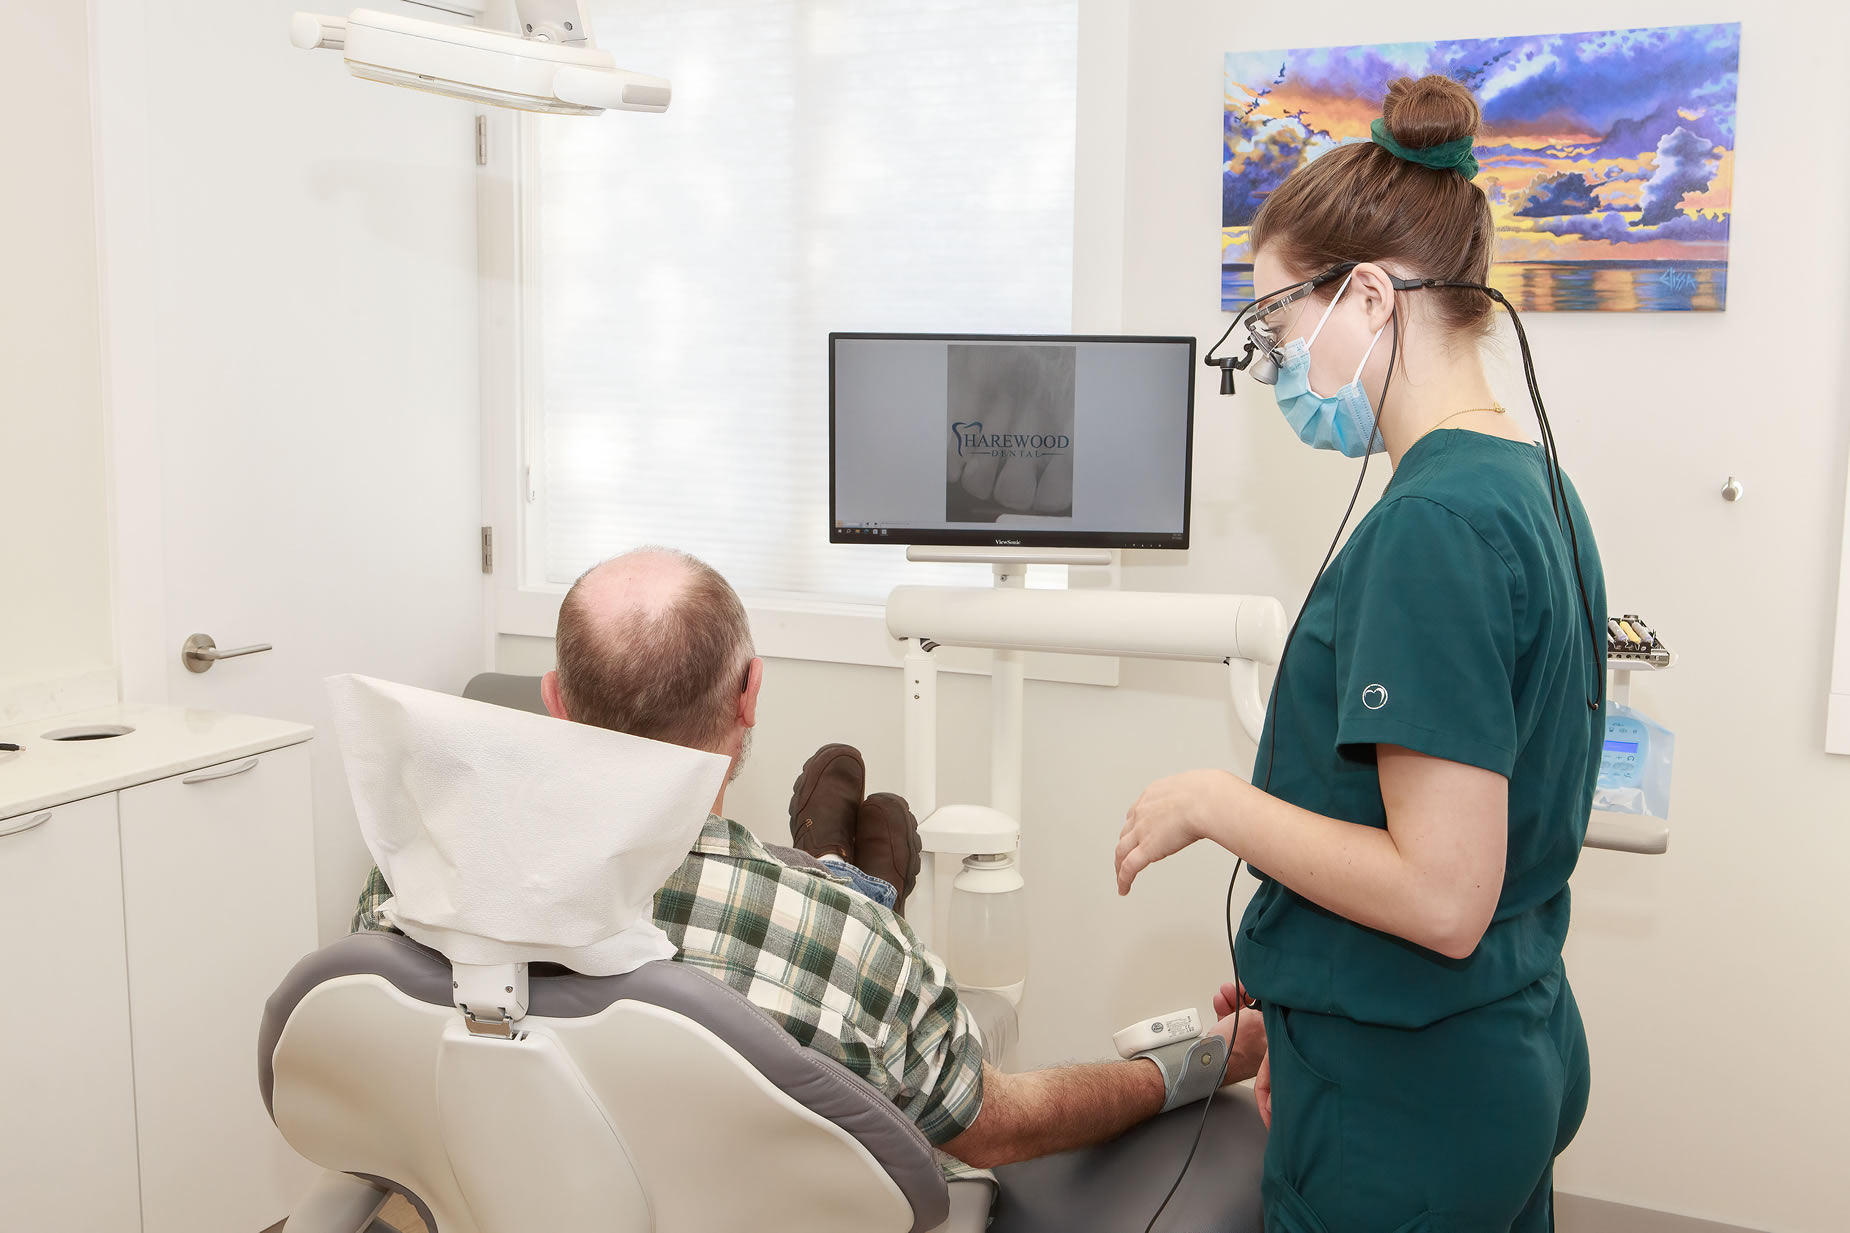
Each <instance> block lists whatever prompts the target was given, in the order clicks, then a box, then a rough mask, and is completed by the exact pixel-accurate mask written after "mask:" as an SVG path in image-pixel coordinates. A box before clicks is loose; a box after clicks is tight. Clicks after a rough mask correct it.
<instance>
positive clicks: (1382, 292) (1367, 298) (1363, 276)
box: [1349, 261, 1394, 334]
mask: <svg viewBox="0 0 1850 1233" xmlns="http://www.w3.org/2000/svg"><path fill="white" fill-rule="evenodd" d="M1349 294H1351V295H1354V296H1357V297H1358V298H1359V299H1360V300H1361V302H1362V312H1363V314H1364V317H1365V319H1366V321H1367V323H1368V332H1369V333H1370V334H1373V333H1374V332H1375V331H1376V330H1379V329H1381V328H1382V327H1383V326H1385V325H1386V324H1387V323H1388V319H1389V318H1391V317H1392V316H1393V315H1394V282H1393V280H1392V279H1391V278H1390V277H1389V276H1388V272H1387V271H1386V270H1384V269H1382V268H1381V267H1380V266H1378V265H1376V264H1375V263H1374V262H1372V261H1364V262H1363V263H1362V264H1361V265H1358V266H1356V267H1355V272H1354V273H1353V274H1351V275H1350V276H1349Z"/></svg>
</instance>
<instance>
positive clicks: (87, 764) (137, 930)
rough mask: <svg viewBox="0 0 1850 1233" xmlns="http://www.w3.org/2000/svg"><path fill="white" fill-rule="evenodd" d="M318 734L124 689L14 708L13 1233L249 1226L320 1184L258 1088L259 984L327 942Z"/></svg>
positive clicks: (0, 1137)
mask: <svg viewBox="0 0 1850 1233" xmlns="http://www.w3.org/2000/svg"><path fill="white" fill-rule="evenodd" d="M86 718H87V719H90V720H94V721H96V722H95V723H82V722H80V721H81V720H83V719H86ZM103 728H108V729H110V730H112V731H115V732H116V733H117V735H115V736H108V737H101V736H99V737H97V738H95V739H89V738H86V739H80V740H76V741H66V740H64V739H62V738H63V736H64V735H66V734H68V733H69V732H71V731H80V730H85V729H89V730H94V731H99V732H100V731H101V730H102V729H103ZM309 736H310V729H308V728H306V727H304V726H302V725H300V724H290V723H285V722H282V721H278V720H267V719H258V718H253V717H250V716H235V715H220V714H217V713H215V712H207V711H188V710H178V709H173V708H157V707H130V706H123V707H114V708H106V709H105V710H102V711H99V712H97V713H95V714H92V715H88V716H75V717H70V716H67V717H60V718H59V720H57V721H56V722H52V721H41V722H37V723H30V724H22V725H16V726H15V727H13V728H10V729H6V730H0V741H4V742H6V743H7V744H9V745H14V746H19V747H20V749H19V750H18V751H17V752H13V751H11V750H9V754H10V755H11V756H10V757H9V758H8V760H7V761H6V762H5V764H4V766H0V1233H41V1231H43V1233H54V1231H55V1233H257V1231H258V1230H260V1229H264V1228H267V1227H269V1226H270V1225H273V1224H275V1223H276V1222H277V1221H279V1220H282V1219H283V1218H284V1217H286V1216H288V1215H289V1212H290V1209H291V1208H292V1207H293V1206H294V1205H295V1204H296V1203H297V1201H298V1200H300V1198H301V1197H302V1195H303V1194H304V1193H305V1192H306V1191H307V1189H308V1187H309V1185H310V1184H311V1183H312V1181H313V1179H314V1177H315V1176H316V1170H315V1169H314V1168H313V1167H311V1166H310V1165H308V1164H307V1163H306V1162H305V1161H303V1160H301V1159H300V1158H299V1157H298V1156H296V1154H295V1153H294V1152H293V1151H291V1150H290V1149H289V1147H288V1145H287V1144H285V1143H284V1142H283V1138H282V1136H281V1135H280V1134H278V1133H277V1131H276V1128H275V1127H274V1126H273V1125H272V1124H271V1122H270V1118H269V1115H268V1114H267V1113H265V1112H264V1108H263V1099H262V1097H261V1096H260V1095H259V1093H258V1089H257V1029H258V1025H259V1023H260V1022H261V1020H262V1018H263V1006H264V1002H265V1001H266V1000H267V999H268V998H269V996H270V993H271V992H272V991H273V990H274V989H275V988H276V986H277V985H278V984H279V983H280V982H281V981H282V978H283V976H284V975H285V974H286V973H287V972H288V970H289V968H290V967H291V966H292V965H293V964H294V963H295V962H296V961H297V960H298V959H300V958H301V957H302V956H303V955H305V954H307V953H308V952H309V951H311V950H313V949H315V944H316V936H315V935H316V925H315V852H314V822H313V814H312V802H311V800H310V788H309V782H310V780H309V767H308V745H307V744H306V742H307V740H308V738H309Z"/></svg>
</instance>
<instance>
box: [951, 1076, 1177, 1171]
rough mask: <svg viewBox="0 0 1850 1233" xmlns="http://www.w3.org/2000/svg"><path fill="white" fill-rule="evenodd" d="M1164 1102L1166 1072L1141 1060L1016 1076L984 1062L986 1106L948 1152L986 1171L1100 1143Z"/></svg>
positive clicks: (1137, 1121) (1147, 1114)
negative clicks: (1164, 1075)
mask: <svg viewBox="0 0 1850 1233" xmlns="http://www.w3.org/2000/svg"><path fill="white" fill-rule="evenodd" d="M1162 1107H1163V1072H1162V1071H1161V1070H1159V1069H1158V1068H1157V1065H1156V1063H1155V1062H1152V1061H1149V1060H1147V1059H1143V1058H1138V1059H1134V1060H1132V1061H1128V1062H1100V1063H1098V1064H1096V1065H1091V1066H1061V1067H1057V1068H1055V1069H1053V1070H1035V1071H1029V1072H1028V1073H1026V1074H1014V1075H1012V1074H1008V1073H1006V1072H1004V1071H1000V1070H996V1069H995V1068H994V1067H992V1066H989V1065H987V1064H986V1065H984V1067H983V1107H982V1110H981V1111H980V1112H978V1114H977V1115H976V1122H975V1124H974V1125H972V1126H971V1127H970V1129H968V1130H966V1131H964V1132H963V1133H962V1134H960V1135H958V1136H957V1137H956V1138H955V1139H952V1140H951V1141H950V1142H949V1143H946V1144H945V1145H944V1150H945V1151H946V1152H949V1153H950V1154H951V1155H953V1156H955V1157H957V1159H959V1160H961V1161H963V1162H964V1163H965V1164H967V1165H974V1166H976V1167H977V1168H979V1169H989V1168H994V1167H995V1166H997V1165H1005V1164H1013V1163H1015V1162H1016V1161H1018V1160H1032V1159H1033V1158H1034V1157H1036V1156H1045V1155H1048V1154H1049V1153H1051V1152H1064V1151H1069V1150H1071V1149H1073V1148H1077V1147H1091V1146H1092V1145H1093V1144H1095V1143H1103V1142H1104V1141H1105V1140H1107V1139H1113V1138H1116V1137H1117V1136H1118V1135H1121V1134H1123V1133H1124V1132H1125V1131H1127V1130H1129V1129H1130V1128H1131V1127H1132V1126H1135V1125H1136V1124H1137V1123H1139V1122H1141V1121H1143V1120H1145V1119H1146V1118H1149V1117H1153V1116H1155V1115H1156V1114H1157V1113H1158V1112H1159V1111H1160V1110H1161V1109H1162Z"/></svg>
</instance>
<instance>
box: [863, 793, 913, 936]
mask: <svg viewBox="0 0 1850 1233" xmlns="http://www.w3.org/2000/svg"><path fill="white" fill-rule="evenodd" d="M920 849H921V844H920V843H919V820H918V819H917V818H915V817H913V816H912V810H911V808H910V807H908V806H907V804H906V799H905V798H904V797H903V796H895V795H893V794H892V793H891V792H876V793H874V794H873V795H872V796H870V797H868V798H867V803H866V804H864V805H862V806H861V818H860V822H859V824H858V825H856V827H855V828H854V863H855V864H856V865H858V866H860V868H861V869H862V871H863V872H866V873H871V874H873V875H874V876H875V877H876V878H880V879H882V880H884V881H887V882H891V883H892V884H893V889H894V890H896V891H898V892H899V901H898V902H897V903H895V904H894V905H893V910H894V911H895V912H899V913H901V914H902V915H903V914H904V913H905V910H906V896H907V895H910V894H911V893H912V888H913V887H914V886H916V885H917V884H918V880H919V852H920Z"/></svg>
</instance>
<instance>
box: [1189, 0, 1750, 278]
mask: <svg viewBox="0 0 1850 1233" xmlns="http://www.w3.org/2000/svg"><path fill="white" fill-rule="evenodd" d="M1740 47H1741V27H1740V25H1739V24H1738V23H1735V24H1728V25H1705V26H1667V27H1659V28H1655V29H1644V30H1607V31H1601V32H1597V33H1589V34H1543V35H1531V36H1525V37H1519V38H1493V39H1471V40H1460V41H1452V42H1432V43H1394V44H1380V45H1372V46H1361V47H1320V48H1310V49H1302V50H1297V51H1246V52H1229V53H1228V55H1227V63H1226V118H1225V126H1224V129H1223V136H1222V148H1221V307H1222V308H1224V309H1229V310H1231V309H1234V308H1237V307H1239V306H1240V305H1241V304H1243V303H1245V302H1246V301H1248V300H1250V299H1252V298H1253V286H1252V264H1251V262H1252V255H1251V253H1250V251H1249V245H1248V241H1249V239H1250V237H1251V233H1252V222H1253V216H1254V215H1255V214H1257V213H1258V211H1259V207H1260V206H1261V205H1262V204H1263V203H1264V202H1265V199H1266V196H1267V195H1268V194H1269V193H1270V192H1271V191H1272V190H1273V189H1274V188H1276V187H1278V185H1279V184H1280V183H1281V182H1282V181H1283V180H1284V178H1285V177H1286V176H1288V175H1290V174H1291V172H1292V171H1294V170H1296V169H1297V168H1298V167H1301V166H1303V165H1304V164H1305V163H1308V162H1310V161H1311V160H1312V159H1315V158H1317V157H1319V156H1320V155H1322V154H1325V153H1327V152H1329V151H1330V150H1333V149H1335V148H1336V147H1337V146H1339V145H1343V144H1346V143H1348V142H1353V141H1366V140H1368V126H1369V122H1370V121H1372V120H1373V119H1374V118H1375V117H1376V116H1378V115H1380V114H1381V100H1382V98H1383V97H1384V96H1385V95H1386V94H1387V86H1388V82H1390V81H1392V80H1393V79H1394V78H1396V77H1421V76H1424V75H1426V74H1428V73H1442V74H1444V75H1446V76H1447V77H1450V78H1452V79H1453V80H1454V81H1458V82H1462V83H1463V84H1464V85H1466V86H1468V87H1470V89H1471V90H1472V92H1473V93H1474V94H1476V95H1477V99H1478V102H1479V104H1480V105H1481V106H1482V108H1483V112H1484V121H1483V126H1482V128H1481V129H1480V131H1479V133H1478V146H1477V151H1476V152H1477V159H1478V163H1479V165H1480V167H1481V170H1480V171H1479V172H1478V176H1477V181H1476V182H1477V184H1478V185H1479V186H1480V187H1482V188H1483V190H1484V192H1485V193H1486V194H1487V195H1488V196H1489V198H1490V208H1491V211H1492V213H1493V215H1494V216H1495V218H1496V221H1497V262H1496V264H1495V265H1494V266H1493V267H1492V269H1491V276H1490V281H1491V283H1492V285H1494V286H1495V287H1496V288H1497V289H1498V290H1500V291H1502V292H1503V293H1504V294H1505V295H1507V296H1508V297H1509V298H1510V300H1511V301H1512V302H1513V303H1514V304H1515V305H1516V307H1517V308H1518V309H1520V310H1521V311H1524V312H1529V311H1544V312H1546V311H1551V310H1552V311H1605V312H1641V311H1665V310H1670V311H1692V310H1694V311H1717V310H1720V309H1722V308H1724V307H1725V306H1726V305H1727V300H1728V224H1729V219H1730V198H1731V196H1732V191H1733V187H1734V127H1735V83H1736V77H1737V73H1738V67H1739V63H1740ZM1263 290H1271V288H1264V289H1263Z"/></svg>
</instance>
